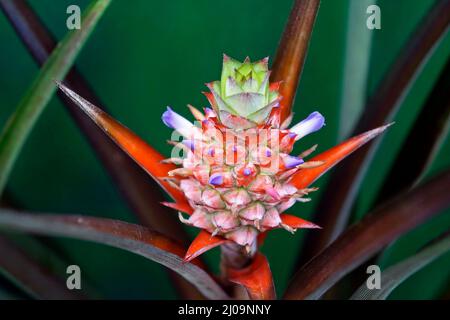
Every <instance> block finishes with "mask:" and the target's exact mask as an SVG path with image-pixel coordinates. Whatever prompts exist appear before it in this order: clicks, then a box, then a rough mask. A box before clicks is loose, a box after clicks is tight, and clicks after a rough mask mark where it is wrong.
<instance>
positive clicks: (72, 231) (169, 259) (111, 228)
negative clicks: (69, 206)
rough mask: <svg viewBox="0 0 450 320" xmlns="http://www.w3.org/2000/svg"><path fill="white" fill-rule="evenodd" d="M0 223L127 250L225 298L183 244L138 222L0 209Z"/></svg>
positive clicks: (210, 295) (209, 294)
mask: <svg viewBox="0 0 450 320" xmlns="http://www.w3.org/2000/svg"><path fill="white" fill-rule="evenodd" d="M0 227H2V228H6V229H8V230H17V231H23V232H29V233H33V234H40V235H46V236H63V237H70V238H74V239H80V240H87V241H93V242H97V243H101V244H105V245H109V246H112V247H116V248H120V249H123V250H127V251H130V252H133V253H135V254H138V255H141V256H143V257H146V258H148V259H150V260H153V261H155V262H158V263H160V264H162V265H164V266H166V267H168V268H170V269H171V270H173V271H175V272H177V273H178V274H179V275H181V276H182V277H183V278H185V279H186V280H188V281H189V282H190V283H191V284H193V285H194V286H195V287H196V288H197V289H198V290H199V291H200V292H201V293H202V294H203V295H204V296H205V297H207V298H210V299H227V298H228V296H227V294H226V293H225V292H224V291H223V289H222V288H221V287H220V286H219V285H218V284H217V283H216V281H215V280H214V279H213V278H212V277H211V276H210V275H209V274H208V273H207V272H206V271H205V270H204V269H203V266H202V265H201V264H200V263H199V262H198V261H196V262H195V263H189V262H185V261H184V260H183V257H184V253H185V248H184V247H183V246H181V245H180V244H178V243H177V242H175V241H173V240H171V239H170V238H167V237H166V236H164V235H162V234H160V233H158V232H155V231H151V230H149V229H147V228H145V227H142V226H139V225H135V224H131V223H126V222H122V221H118V220H112V219H103V218H94V217H88V216H71V215H42V214H36V213H33V214H26V213H19V212H17V211H12V210H6V209H2V210H1V211H0Z"/></svg>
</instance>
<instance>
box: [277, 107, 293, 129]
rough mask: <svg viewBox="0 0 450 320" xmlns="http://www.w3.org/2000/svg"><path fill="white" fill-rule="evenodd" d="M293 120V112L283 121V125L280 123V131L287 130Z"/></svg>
mask: <svg viewBox="0 0 450 320" xmlns="http://www.w3.org/2000/svg"><path fill="white" fill-rule="evenodd" d="M280 114H281V109H280ZM280 118H281V115H280ZM293 118H294V112H291V113H290V114H289V116H288V117H287V118H286V119H285V120H284V121H283V123H281V125H280V129H282V130H285V129H287V128H288V127H289V125H290V124H291V122H292V119H293Z"/></svg>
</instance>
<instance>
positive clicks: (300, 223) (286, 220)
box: [280, 213, 322, 229]
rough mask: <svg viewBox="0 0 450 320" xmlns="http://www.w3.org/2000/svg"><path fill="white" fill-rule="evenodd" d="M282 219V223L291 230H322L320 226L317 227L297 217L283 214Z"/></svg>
mask: <svg viewBox="0 0 450 320" xmlns="http://www.w3.org/2000/svg"><path fill="white" fill-rule="evenodd" d="M280 217H281V222H283V224H285V225H287V226H289V227H291V228H294V229H322V228H321V227H319V226H318V225H316V224H314V223H312V222H309V221H306V220H304V219H302V218H299V217H297V216H292V215H290V214H285V213H282V214H281V215H280Z"/></svg>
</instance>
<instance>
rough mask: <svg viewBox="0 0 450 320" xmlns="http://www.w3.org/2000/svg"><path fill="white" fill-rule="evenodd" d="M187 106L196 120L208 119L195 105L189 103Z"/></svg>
mask: <svg viewBox="0 0 450 320" xmlns="http://www.w3.org/2000/svg"><path fill="white" fill-rule="evenodd" d="M187 106H188V108H189V110H190V111H191V113H192V115H193V116H194V118H195V119H196V120H198V121H203V120H205V119H206V118H205V116H204V115H203V113H201V112H200V111H199V110H198V109H197V108H195V107H193V106H192V105H190V104H188V105H187Z"/></svg>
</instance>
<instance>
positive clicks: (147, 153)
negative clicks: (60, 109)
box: [56, 81, 188, 205]
mask: <svg viewBox="0 0 450 320" xmlns="http://www.w3.org/2000/svg"><path fill="white" fill-rule="evenodd" d="M56 84H57V86H58V87H59V89H60V90H61V91H62V92H64V93H65V94H66V95H67V96H68V97H69V98H70V99H71V100H72V101H73V102H74V103H75V104H76V105H77V106H78V107H80V109H81V110H82V111H83V112H84V113H86V114H87V115H88V116H89V117H90V118H91V119H92V121H94V123H95V124H96V125H97V126H99V127H100V128H101V129H102V130H103V131H104V132H105V133H106V134H107V135H108V136H109V137H110V138H111V139H112V140H113V141H114V142H115V143H116V144H117V145H118V146H119V147H120V148H121V149H122V150H123V151H124V152H126V153H127V154H128V155H129V156H130V157H131V158H132V159H133V160H134V161H135V162H136V163H137V164H138V165H139V166H141V168H143V169H144V170H145V171H146V172H147V173H148V174H149V175H150V176H151V177H152V178H153V179H154V180H155V181H156V182H158V183H159V184H160V186H161V187H162V188H163V189H164V190H165V191H166V192H167V193H168V194H169V195H170V196H171V197H172V198H173V199H174V200H175V201H176V202H178V203H180V204H183V205H188V202H187V200H186V197H185V196H184V194H183V193H181V192H180V191H179V190H177V189H174V188H173V187H171V186H170V185H169V184H168V183H166V182H161V181H160V180H159V179H158V177H162V176H166V175H167V172H168V171H170V170H172V169H174V168H175V166H174V165H172V164H161V163H160V162H161V160H163V159H164V157H163V156H162V155H161V154H160V153H159V152H157V151H156V150H155V149H153V148H152V147H151V146H150V145H148V144H147V143H146V142H145V141H143V140H142V139H141V138H139V137H138V136H137V135H136V134H134V133H133V132H132V131H131V130H130V129H128V128H127V127H125V126H123V125H122V124H120V123H119V122H117V121H116V120H114V119H113V118H112V117H111V116H110V115H108V114H107V113H106V112H104V111H103V110H101V109H100V108H98V107H96V106H94V105H93V104H92V103H90V102H88V101H87V100H85V99H84V98H82V97H81V96H79V95H78V94H77V93H75V92H74V91H72V90H70V89H69V88H68V87H66V86H65V85H63V84H62V83H61V82H59V81H56Z"/></svg>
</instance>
